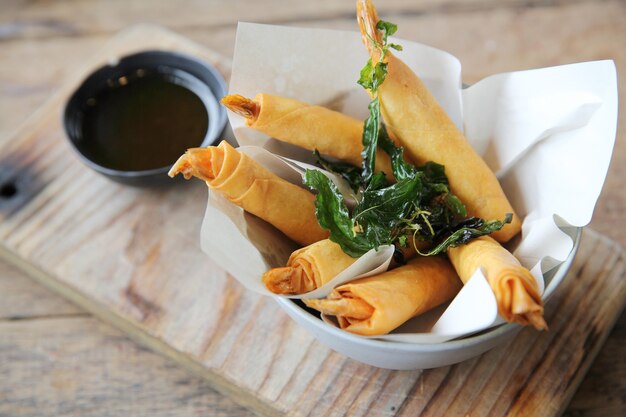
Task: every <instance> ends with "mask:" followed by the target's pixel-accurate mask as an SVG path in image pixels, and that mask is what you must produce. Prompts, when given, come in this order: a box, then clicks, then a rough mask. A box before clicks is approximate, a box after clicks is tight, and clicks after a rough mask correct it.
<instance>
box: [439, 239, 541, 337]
mask: <svg viewBox="0 0 626 417" xmlns="http://www.w3.org/2000/svg"><path fill="white" fill-rule="evenodd" d="M448 257H449V258H450V261H451V262H452V264H453V265H454V267H455V269H456V271H457V273H458V274H459V277H460V278H461V280H462V281H463V283H467V282H468V281H469V279H470V278H471V277H472V276H473V275H474V273H475V272H476V270H477V269H478V268H481V267H482V270H483V273H484V275H485V278H486V279H487V282H488V283H489V286H490V287H491V289H492V290H493V292H494V295H495V296H496V302H497V304H498V313H499V314H500V315H501V316H502V317H503V318H504V319H505V320H506V321H508V322H514V323H518V324H522V325H529V324H531V325H533V326H535V327H536V328H538V329H546V328H547V326H546V323H545V321H544V320H543V302H542V300H541V293H540V289H539V287H538V285H537V281H536V280H535V278H534V277H533V276H532V274H531V273H530V271H529V270H528V269H526V268H524V267H523V266H522V265H521V264H520V262H519V261H518V260H517V258H515V256H513V255H512V254H511V253H510V252H509V251H508V250H506V249H505V248H503V247H502V246H501V245H500V244H499V243H498V242H496V241H495V240H494V239H492V238H490V237H488V236H483V237H480V238H478V239H474V240H472V241H471V242H470V243H468V244H466V245H460V246H458V247H456V248H450V249H449V250H448Z"/></svg>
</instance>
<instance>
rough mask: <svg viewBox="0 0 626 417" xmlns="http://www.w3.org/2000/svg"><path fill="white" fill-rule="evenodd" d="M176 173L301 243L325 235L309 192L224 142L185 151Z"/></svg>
mask: <svg viewBox="0 0 626 417" xmlns="http://www.w3.org/2000/svg"><path fill="white" fill-rule="evenodd" d="M179 173H182V174H183V175H184V176H185V178H186V179H189V178H191V177H192V176H194V177H197V178H200V179H202V180H204V181H206V183H207V185H208V186H209V188H211V189H212V190H215V191H219V192H220V193H222V194H223V195H224V196H226V198H228V199H229V200H230V201H231V202H233V203H234V204H236V205H238V206H239V207H241V208H243V209H244V210H245V211H247V212H249V213H252V214H254V215H255V216H257V217H260V218H261V219H263V220H265V221H267V222H268V223H270V224H271V225H273V226H274V227H276V228H277V229H278V230H280V231H281V232H283V233H284V234H285V235H287V236H288V237H289V238H291V239H293V240H294V241H296V242H297V243H299V244H301V245H310V244H311V243H314V242H317V241H319V240H322V239H325V238H326V237H328V232H327V231H326V230H324V229H322V228H321V227H320V225H319V224H318V222H317V218H316V217H315V205H314V200H315V197H314V196H313V194H312V193H310V192H309V191H307V190H305V189H303V188H300V187H298V186H297V185H294V184H291V183H290V182H288V181H285V180H283V179H282V178H280V177H278V176H277V175H275V174H273V173H271V172H270V171H268V170H267V169H265V168H264V167H262V166H261V165H259V164H258V163H257V162H255V161H254V160H253V159H251V158H250V157H248V156H247V155H246V154H244V153H240V152H238V151H237V150H236V149H235V148H233V147H232V146H230V145H229V144H228V143H227V142H225V141H222V143H220V144H219V146H209V147H207V148H192V149H189V150H187V152H186V153H185V154H184V155H183V156H181V157H180V158H179V159H178V161H176V163H175V164H174V166H173V167H172V168H171V169H170V171H169V173H168V175H169V176H170V177H174V176H175V175H176V174H179Z"/></svg>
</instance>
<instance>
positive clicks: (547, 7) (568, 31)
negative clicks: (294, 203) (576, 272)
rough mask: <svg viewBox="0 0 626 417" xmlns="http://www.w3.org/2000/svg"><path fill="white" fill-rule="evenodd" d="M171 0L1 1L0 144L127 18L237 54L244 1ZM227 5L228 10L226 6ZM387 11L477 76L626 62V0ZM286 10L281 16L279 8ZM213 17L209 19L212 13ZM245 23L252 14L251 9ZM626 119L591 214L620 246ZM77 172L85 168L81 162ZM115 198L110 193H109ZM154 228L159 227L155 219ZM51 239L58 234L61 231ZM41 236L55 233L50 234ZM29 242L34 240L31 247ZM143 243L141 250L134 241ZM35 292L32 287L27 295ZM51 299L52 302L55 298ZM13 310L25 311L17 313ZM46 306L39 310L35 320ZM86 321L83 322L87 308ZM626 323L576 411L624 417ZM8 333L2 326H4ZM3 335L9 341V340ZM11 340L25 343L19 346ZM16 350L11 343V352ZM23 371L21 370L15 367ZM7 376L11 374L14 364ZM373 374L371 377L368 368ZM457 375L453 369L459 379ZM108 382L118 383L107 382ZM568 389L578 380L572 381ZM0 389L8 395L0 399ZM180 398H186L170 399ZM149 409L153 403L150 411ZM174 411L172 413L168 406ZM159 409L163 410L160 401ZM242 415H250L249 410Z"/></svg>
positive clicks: (292, 20)
mask: <svg viewBox="0 0 626 417" xmlns="http://www.w3.org/2000/svg"><path fill="white" fill-rule="evenodd" d="M164 3H165V2H152V3H151V4H150V6H146V4H145V3H141V2H124V4H122V3H118V2H107V3H106V5H105V4H104V3H98V2H83V1H74V2H71V3H70V2H34V3H31V2H26V1H9V2H5V3H3V4H2V5H1V6H0V7H2V9H1V10H2V13H0V42H1V45H2V46H1V47H0V63H1V64H0V88H1V91H2V95H0V142H1V141H2V140H3V139H5V140H7V138H10V137H12V135H10V134H9V133H10V132H12V131H14V130H15V129H16V127H17V126H18V125H19V124H20V123H21V122H22V121H23V120H25V119H26V118H27V116H28V115H29V114H30V113H32V112H33V111H34V109H35V108H36V107H38V106H39V105H40V104H41V103H42V102H43V101H44V100H45V99H46V98H48V96H49V95H50V93H51V92H53V91H55V90H57V89H58V88H59V87H60V86H61V85H62V84H63V80H64V79H66V78H67V75H68V74H72V73H75V70H76V67H77V66H80V65H81V64H83V63H84V60H85V58H87V57H89V56H90V55H91V54H92V52H93V51H94V50H96V49H98V48H99V47H101V46H102V45H104V44H105V43H106V41H107V40H108V39H109V38H110V36H111V34H112V33H113V32H115V31H117V30H118V29H120V28H123V27H126V25H128V24H129V23H133V22H136V21H138V20H142V21H155V22H159V23H162V24H166V25H168V26H169V27H172V28H174V29H176V30H177V31H179V32H182V33H183V34H185V35H186V36H188V37H190V38H192V39H195V40H197V41H199V42H201V43H202V44H204V45H209V46H211V47H212V48H213V49H216V50H218V51H220V52H222V53H223V54H225V55H230V54H231V53H232V47H233V41H234V30H235V26H234V22H235V17H239V16H240V13H238V12H237V9H236V8H235V7H240V6H241V4H242V2H230V3H232V4H234V6H232V9H231V8H229V7H231V6H228V5H226V6H225V5H224V3H218V2H205V3H204V4H202V5H199V3H194V4H193V5H192V4H185V2H180V3H177V4H180V7H178V8H177V9H176V10H175V12H174V11H173V10H172V9H171V7H172V6H169V3H168V4H164ZM244 3H245V9H246V12H245V13H244V14H243V15H241V16H244V17H245V16H253V17H250V18H248V19H247V20H254V21H266V22H275V23H281V24H294V25H306V26H315V27H337V28H346V29H353V20H352V12H351V11H350V9H351V8H352V7H353V5H352V2H351V1H350V2H348V5H347V6H346V5H345V4H346V3H341V2H330V1H321V2H309V3H306V4H305V3H304V2H292V3H290V4H289V6H285V5H284V4H283V5H282V9H281V10H280V11H279V12H278V13H277V12H276V11H273V10H272V9H275V8H276V7H273V6H272V2H266V3H263V2H255V3H252V2H244ZM313 3H315V5H312V4H313ZM155 4H156V5H155ZM126 5H128V8H127V7H126ZM217 7H219V9H216V8H217ZM203 8H204V9H203ZM379 8H380V9H381V10H383V12H384V11H387V12H388V14H389V16H390V17H389V20H395V21H397V22H398V23H400V25H401V26H400V27H401V33H400V36H403V37H406V38H410V39H418V40H420V41H422V42H425V43H430V44H433V45H434V46H438V47H441V48H444V49H447V50H449V51H451V52H453V53H454V54H455V55H457V56H458V57H459V58H461V61H462V62H463V64H464V74H465V79H466V81H468V82H474V81H476V80H478V79H480V78H482V77H483V76H485V75H488V74H491V73H493V72H498V71H505V70H513V69H522V68H530V67H534V66H546V65H552V64H559V63H566V62H574V61H579V60H585V59H600V58H613V59H615V60H616V63H617V65H618V73H619V72H620V71H623V69H624V56H623V55H624V53H625V52H624V51H625V50H626V49H625V48H624V46H625V45H624V43H625V41H624V40H625V39H626V28H625V23H624V22H625V19H624V16H626V13H625V7H624V3H623V2H619V1H605V2H600V3H595V2H585V1H578V2H571V3H567V2H563V3H561V2H516V1H507V2H501V3H497V5H496V4H495V3H493V4H490V3H488V2H482V1H459V2H434V1H433V2H420V3H419V4H418V5H414V4H409V3H408V2H401V1H394V2H385V4H384V6H382V5H381V6H379ZM217 10H219V12H217ZM5 11H6V12H7V13H5ZM248 13H249V14H248ZM281 13H283V14H282V15H281ZM208 14H210V15H211V16H210V17H207V15H208ZM242 20H245V19H243V18H242ZM450 28H454V30H450ZM459 33H471V36H459ZM496 34H497V35H496ZM623 89H624V87H623V83H620V92H622V93H623ZM621 96H623V94H622V95H621ZM623 108H624V106H621V109H623ZM620 121H621V122H623V121H624V111H623V110H621V111H620ZM623 126H624V124H623V123H620V130H619V132H620V133H619V134H618V142H617V144H616V150H615V153H614V161H613V165H612V168H611V171H610V173H609V177H608V179H607V184H606V187H605V191H604V192H603V195H602V197H601V199H600V202H599V206H598V208H597V210H596V215H595V217H594V221H593V223H592V224H593V225H594V227H596V228H598V229H599V230H601V231H602V232H604V233H605V234H608V235H609V236H612V237H613V238H615V239H617V240H619V241H621V242H622V244H624V242H626V239H625V238H624V237H623V236H622V234H621V233H620V232H621V230H620V228H619V227H617V228H616V227H615V225H616V224H624V216H625V214H624V213H625V212H626V211H625V210H624V208H625V207H626V204H625V200H626V198H625V195H624V192H623V191H622V187H621V184H623V181H624V179H625V176H626V174H625V171H624V168H623V166H624V164H623V162H624V161H623V158H624V152H623V151H624V140H623V137H624V128H623ZM620 150H621V152H620ZM3 155H4V154H3V151H2V150H0V158H1V157H2V156H3ZM57 156H58V155H57ZM26 162H28V161H26ZM61 171H62V170H60V171H59V172H61ZM0 172H1V171H0ZM72 172H74V174H76V171H72ZM65 175H66V177H67V176H70V175H72V174H67V173H66V174H65ZM88 183H89V182H88V181H85V182H84V184H88ZM26 186H27V187H30V186H36V184H26ZM78 188H80V186H78ZM22 191H23V190H22ZM113 194H114V193H113ZM159 197H163V196H159ZM105 199H106V198H104V197H103V200H105ZM42 204H46V202H45V201H44V202H42ZM57 209H58V208H57ZM140 211H141V210H140ZM53 215H54V209H53V210H51V212H50V213H49V216H51V217H53ZM87 217H88V216H87ZM153 217H154V216H153ZM156 217H158V215H157V216H156ZM152 221H153V222H155V221H156V220H154V219H153V220H152ZM144 227H146V228H149V226H145V225H144ZM57 230H60V231H64V230H65V229H64V227H63V224H57ZM139 230H143V229H139ZM49 236H54V234H51V235H49ZM42 239H43V240H45V238H42ZM41 243H42V242H41V241H39V242H37V243H35V246H36V245H40V244H41ZM26 246H28V244H26ZM48 246H49V247H50V246H53V243H49V245H48ZM22 249H24V248H22ZM31 249H32V248H31ZM26 250H30V249H29V248H26ZM135 251H139V250H138V249H136V248H135ZM138 256H139V257H138V258H134V259H135V260H136V259H139V258H140V257H141V256H145V254H140V255H138ZM48 261H50V259H48ZM43 262H45V260H44V261H43ZM87 272H89V271H87ZM15 285H17V287H16V286H15ZM20 288H21V289H20ZM33 288H38V287H35V286H32V285H25V286H20V284H12V285H11V286H8V287H2V286H0V290H7V291H6V292H4V291H3V292H1V293H0V294H13V292H12V291H17V294H21V296H22V297H24V302H25V303H29V301H28V300H29V298H28V297H31V298H30V299H31V300H32V299H37V300H39V299H40V298H41V297H42V295H41V294H40V293H41V290H40V289H39V290H37V289H33ZM30 291H33V293H32V294H30V295H29V292H30ZM133 297H134V298H135V300H136V301H137V302H138V303H139V304H140V305H142V304H145V305H143V307H142V309H143V310H145V311H147V312H148V316H150V314H153V313H150V304H149V303H142V300H141V297H136V296H135V295H133V292H132V291H131V292H130V298H133ZM43 298H44V299H45V297H43ZM5 299H6V297H3V299H2V303H0V305H2V307H5V308H4V309H2V308H0V311H5V310H6V311H8V312H9V313H8V315H7V317H12V316H14V317H19V316H20V315H23V314H25V313H24V311H27V310H28V308H25V309H24V308H22V309H21V310H20V308H19V307H17V306H16V305H18V304H19V305H21V306H24V305H27V304H24V303H4V301H5ZM11 299H13V297H11ZM57 300H58V299H57ZM144 301H145V300H144ZM56 302H58V301H56ZM233 302H234V300H233ZM63 305H64V303H59V307H57V308H60V309H61V310H59V311H63V309H64V308H69V309H72V308H73V307H71V306H70V307H68V305H67V304H65V307H63ZM53 306H54V302H53ZM53 308H55V307H53ZM44 310H45V309H44ZM140 310H141V309H140ZM11 311H15V312H16V313H15V314H14V313H11ZM42 311H43V310H42ZM3 314H4V313H3ZM41 314H44V313H41ZM61 314H68V315H73V314H79V315H81V314H82V313H76V312H72V311H69V312H67V313H61ZM142 314H145V313H142ZM39 315H40V314H34V317H38V316H39ZM73 319H74V318H73V317H65V318H63V317H61V318H59V320H61V321H63V320H73ZM77 319H82V317H78V318H77ZM34 320H36V318H35V319H34ZM44 320H45V319H44ZM0 323H1V322H0ZM68 326H70V325H68ZM87 327H88V328H90V329H92V331H94V332H105V333H106V330H102V328H97V326H87ZM51 328H52V327H51ZM22 329H24V332H26V333H28V332H29V331H30V332H34V333H33V334H39V333H41V334H42V335H50V333H46V332H45V331H44V330H45V329H46V326H32V327H27V326H24V327H22ZM104 329H107V328H106V327H105V328H104ZM623 329H624V320H623V319H622V321H621V323H620V325H619V326H618V328H617V329H616V332H614V335H613V336H612V337H613V338H614V339H609V342H608V343H607V346H606V347H605V350H606V351H607V355H603V354H601V355H600V359H599V360H598V362H597V366H599V369H598V370H597V371H594V369H592V371H591V373H590V375H589V379H588V382H587V381H586V382H584V383H583V385H582V388H581V390H582V395H577V396H576V397H575V398H574V400H573V402H572V404H571V408H570V410H569V411H568V412H566V414H568V415H610V413H613V415H622V414H623V411H624V397H625V388H624V387H625V385H626V384H625V383H624V380H625V378H624V373H625V372H624V345H625V344H624V343H623V342H624V336H623V334H624V332H623ZM0 334H4V333H2V332H0ZM44 337H45V336H44ZM64 337H65V336H64ZM66 337H68V338H70V337H71V335H66ZM620 337H621V339H620ZM0 340H1V341H2V342H4V339H0ZM25 340H26V343H24V344H22V345H21V348H20V349H23V350H28V349H29V346H30V349H33V350H35V351H37V349H38V347H37V342H36V341H34V338H31V339H29V338H27V337H26V338H25ZM612 340H613V341H612ZM125 343H127V342H125ZM598 344H599V342H596V344H594V347H595V348H597V346H598ZM3 346H4V345H3ZM11 346H12V347H13V348H15V346H16V345H15V344H14V345H11ZM11 350H12V349H9V351H11ZM5 352H7V351H6V350H2V355H3V356H0V360H2V361H1V362H0V363H1V365H2V366H3V368H2V369H0V371H4V370H5V369H8V368H7V367H8V366H9V365H8V364H11V366H13V365H15V366H17V364H19V363H22V364H26V363H27V361H24V362H19V361H16V362H15V363H13V362H10V361H8V360H5V359H6V358H7V356H4V355H6V353H5ZM60 352H61V353H63V352H62V351H60ZM592 353H593V352H592ZM27 356H28V355H27ZM590 356H592V355H589V354H588V355H586V356H585V357H584V358H585V360H587V361H588V360H589V359H590ZM22 366H27V365H22ZM119 366H121V365H119ZM13 369H16V368H15V367H13ZM309 370H310V369H309ZM93 371H94V372H95V371H96V370H95V369H94V370H93ZM303 372H305V371H303ZM456 372H458V371H456ZM2 373H3V374H4V372H2ZM76 373H77V372H76V371H74V374H72V373H71V371H70V370H66V374H65V375H66V376H67V375H68V374H69V375H73V376H72V377H70V378H78V375H76ZM365 375H366V376H367V377H371V375H370V374H365ZM455 375H456V374H454V373H453V374H452V376H453V377H454V376H455ZM129 378H130V377H129ZM429 378H430V379H429V381H432V380H433V378H434V380H437V376H430V377H429ZM606 378H608V380H607V379H606ZM611 378H613V379H611ZM397 380H398V377H394V378H391V381H392V382H391V385H392V386H397V385H394V383H393V381H397ZM611 381H612V382H611ZM421 383H423V381H422V382H421ZM603 383H604V384H603ZM0 386H1V384H0ZM359 386H360V385H357V387H355V388H353V390H352V391H350V390H349V392H352V393H354V392H353V391H354V390H357V389H358V387H359ZM107 387H108V386H107ZM101 389H103V390H105V389H106V388H105V387H102V388H101ZM109 389H111V388H110V387H109ZM569 389H570V390H571V389H572V388H571V387H569ZM75 392H83V393H86V394H85V395H89V394H88V393H89V392H90V391H85V390H84V389H83V391H80V388H79V389H78V390H77V391H75ZM158 392H159V391H158V390H157V391H155V394H154V395H159V394H157V393H158ZM91 395H92V396H94V397H95V396H97V394H96V393H94V392H93V391H91ZM0 398H3V397H2V396H0ZM111 398H113V396H111ZM216 398H217V397H216ZM56 399H57V401H58V402H61V401H62V400H61V399H59V398H58V397H57V398H56ZM54 400H55V397H54V396H51V397H50V403H52V402H54ZM146 401H148V400H146ZM171 401H176V400H175V399H173V397H172V400H171ZM0 404H2V405H5V404H6V402H3V401H1V400H0ZM13 406H15V403H13ZM148 409H149V408H146V410H148ZM6 410H8V411H6ZM15 410H18V408H13V409H11V408H7V407H5V408H4V409H2V408H0V414H2V413H4V414H10V415H19V414H17V412H14V411H15ZM164 410H167V406H166V408H165V409H164ZM170 410H171V409H170ZM229 410H230V411H229V412H230V414H228V413H227V414H225V415H239V414H236V413H239V412H240V411H237V409H235V408H232V409H229ZM376 410H378V409H376ZM408 410H409V411H414V410H415V409H414V408H408ZM152 411H153V412H154V413H157V412H158V410H156V409H154V410H152ZM178 411H179V413H176V414H177V415H185V413H189V414H188V415H191V413H192V412H193V410H190V409H184V410H182V409H180V408H179V409H178ZM327 411H328V410H327ZM518 411H519V410H518ZM522 411H524V410H522ZM120 412H121V411H120ZM241 412H242V413H243V411H241ZM90 413H91V414H89V415H108V414H98V411H96V410H90ZM52 414H55V415H56V413H53V412H51V413H50V415H52ZM140 414H141V413H140ZM150 414H151V415H159V414H152V413H150ZM24 415H27V414H24ZM68 415H69V414H68ZM83 415H87V414H83ZM111 415H112V414H111ZM163 415H167V411H164V412H163ZM241 415H245V414H241ZM407 415H408V414H407Z"/></svg>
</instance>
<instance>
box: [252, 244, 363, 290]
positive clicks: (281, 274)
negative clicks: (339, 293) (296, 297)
mask: <svg viewBox="0 0 626 417" xmlns="http://www.w3.org/2000/svg"><path fill="white" fill-rule="evenodd" d="M356 261H357V258H353V257H351V256H349V255H346V254H345V253H344V252H343V250H342V249H341V247H340V246H339V245H338V244H336V243H335V242H332V241H330V240H329V239H324V240H320V241H319V242H316V243H313V244H312V245H309V246H306V247H304V248H300V249H298V250H296V251H295V252H293V253H292V254H291V256H290V257H289V260H288V261H287V265H286V266H285V267H283V268H273V269H270V270H269V271H267V272H266V273H265V274H263V282H264V283H265V286H266V287H267V288H268V289H269V290H270V291H272V292H273V293H275V294H303V293H306V292H309V291H313V290H315V289H317V288H320V287H321V286H322V285H324V284H326V283H328V282H330V281H331V280H332V279H333V278H334V277H335V276H337V275H339V273H340V272H342V271H343V270H345V269H346V268H348V267H349V266H351V265H352V264H354V263H355V262H356Z"/></svg>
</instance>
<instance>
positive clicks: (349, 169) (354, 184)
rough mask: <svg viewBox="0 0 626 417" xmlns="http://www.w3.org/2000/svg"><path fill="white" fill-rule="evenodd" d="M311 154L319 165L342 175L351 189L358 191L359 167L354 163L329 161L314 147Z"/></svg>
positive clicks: (359, 182) (359, 186)
mask: <svg viewBox="0 0 626 417" xmlns="http://www.w3.org/2000/svg"><path fill="white" fill-rule="evenodd" d="M313 154H314V155H315V157H316V158H317V163H318V165H319V166H321V167H322V168H324V169H325V170H326V171H328V172H332V173H333V174H337V175H339V176H340V177H342V178H343V179H344V180H346V182H347V183H348V184H349V185H350V188H352V191H354V192H355V193H356V192H358V191H359V188H361V183H362V182H361V171H362V170H361V169H360V168H357V167H355V166H354V165H351V164H347V163H345V162H331V161H329V160H328V159H326V158H324V157H323V156H322V155H320V153H319V151H318V150H317V149H316V150H315V151H314V152H313Z"/></svg>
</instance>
